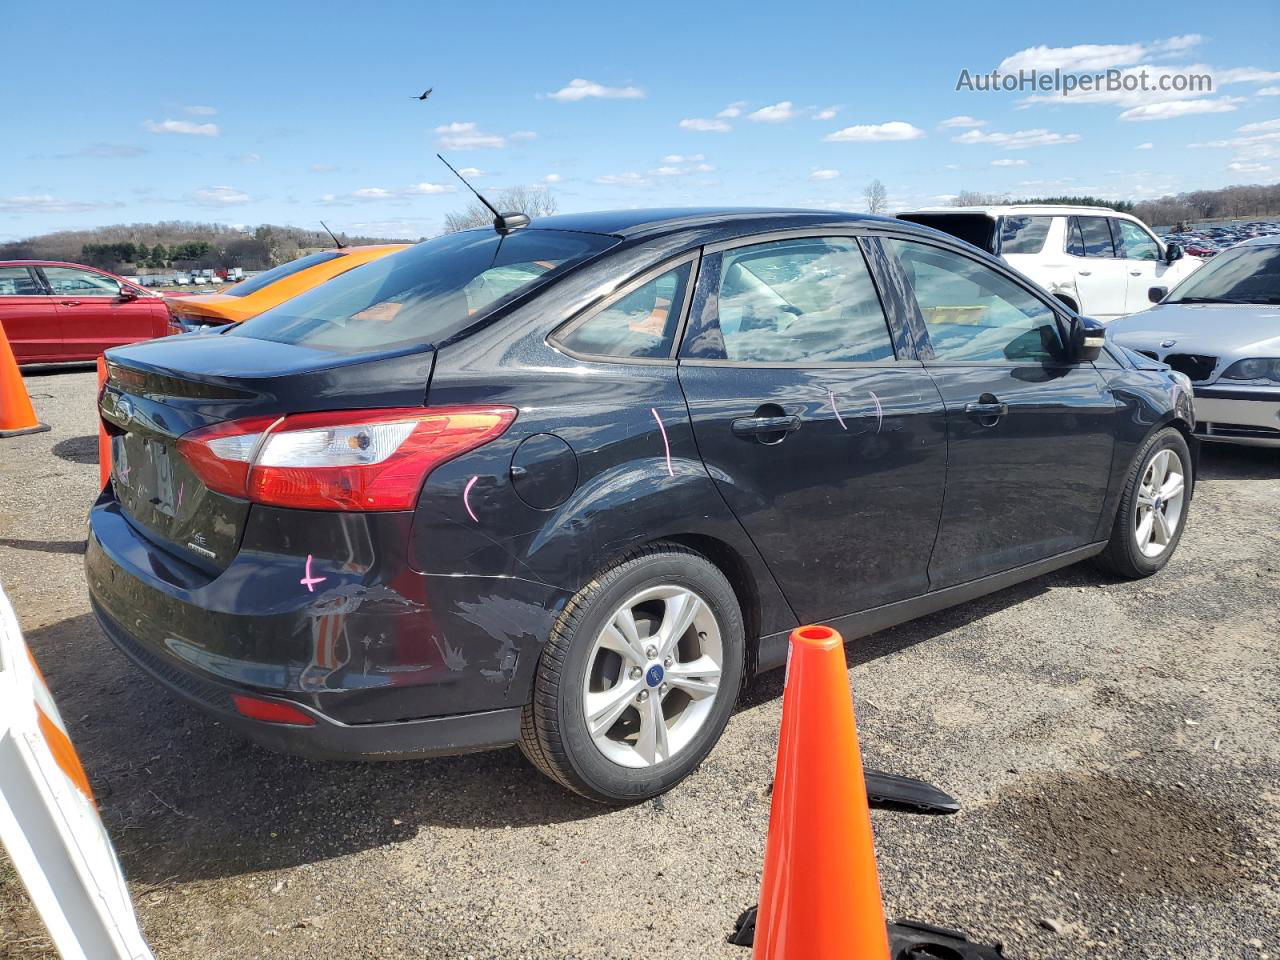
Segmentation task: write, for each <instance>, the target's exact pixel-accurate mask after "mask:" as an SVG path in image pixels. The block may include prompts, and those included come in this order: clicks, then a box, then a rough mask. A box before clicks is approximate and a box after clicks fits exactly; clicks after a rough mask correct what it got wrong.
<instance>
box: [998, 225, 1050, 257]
mask: <svg viewBox="0 0 1280 960" xmlns="http://www.w3.org/2000/svg"><path fill="white" fill-rule="evenodd" d="M1052 222H1053V217H1003V218H1001V220H1000V252H1001V253H1039V252H1040V251H1041V250H1043V249H1044V239H1045V237H1047V236H1048V235H1049V224H1051V223H1052Z"/></svg>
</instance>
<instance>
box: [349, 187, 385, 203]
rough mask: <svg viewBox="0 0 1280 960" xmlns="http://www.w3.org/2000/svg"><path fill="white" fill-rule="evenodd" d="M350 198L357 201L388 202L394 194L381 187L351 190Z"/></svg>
mask: <svg viewBox="0 0 1280 960" xmlns="http://www.w3.org/2000/svg"><path fill="white" fill-rule="evenodd" d="M351 196H353V197H355V198H356V199H357V200H390V199H391V198H392V197H393V196H395V194H393V193H392V192H391V191H390V190H387V189H385V188H383V187H361V188H360V189H359V190H352V191H351Z"/></svg>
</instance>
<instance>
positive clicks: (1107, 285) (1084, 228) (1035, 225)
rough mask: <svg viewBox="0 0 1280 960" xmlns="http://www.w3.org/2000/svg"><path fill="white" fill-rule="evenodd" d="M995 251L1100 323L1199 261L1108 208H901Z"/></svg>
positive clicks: (1139, 304) (1133, 309) (1168, 285)
mask: <svg viewBox="0 0 1280 960" xmlns="http://www.w3.org/2000/svg"><path fill="white" fill-rule="evenodd" d="M898 217H899V218H900V219H903V220H910V221H911V222H912V223H919V224H923V225H924V226H927V227H933V228H935V229H937V230H941V231H943V232H944V233H949V234H951V235H952V236H955V237H959V238H960V239H962V240H967V241H968V242H969V243H972V244H973V245H974V246H976V247H980V248H981V249H983V250H986V251H987V252H988V253H990V254H993V255H995V256H997V257H1000V258H1001V259H1002V260H1004V261H1005V262H1006V263H1008V264H1009V266H1011V267H1013V268H1014V269H1015V270H1018V271H1020V272H1022V273H1023V274H1025V275H1026V276H1027V277H1029V278H1030V279H1031V280H1033V281H1034V282H1036V283H1037V284H1039V285H1040V286H1042V287H1044V289H1046V290H1048V291H1049V292H1050V293H1051V294H1053V295H1054V296H1055V297H1057V298H1058V299H1059V300H1061V301H1062V302H1063V303H1065V304H1067V305H1068V306H1069V307H1071V308H1072V309H1073V310H1076V311H1078V312H1079V313H1082V314H1084V315H1085V316H1089V317H1093V318H1094V319H1096V320H1101V321H1103V322H1104V323H1105V322H1109V321H1111V320H1115V319H1116V318H1117V317H1123V316H1126V315H1127V314H1130V313H1137V312H1138V311H1139V310H1145V309H1146V308H1147V307H1148V306H1149V305H1150V300H1149V299H1148V291H1149V290H1150V289H1151V288H1152V287H1164V288H1165V289H1166V290H1168V289H1172V288H1173V287H1174V286H1176V285H1177V283H1178V281H1180V280H1182V279H1183V278H1184V277H1186V276H1187V275H1188V274H1190V273H1191V272H1192V271H1193V270H1195V269H1196V268H1197V267H1198V266H1200V261H1199V260H1198V259H1196V258H1195V257H1185V256H1183V253H1182V249H1181V248H1180V247H1179V246H1178V245H1177V244H1176V243H1170V244H1167V245H1166V244H1164V243H1162V242H1161V241H1160V239H1159V238H1158V237H1156V236H1155V234H1153V233H1152V232H1151V230H1150V229H1149V228H1148V227H1147V225H1146V224H1144V223H1143V222H1142V221H1141V220H1139V219H1138V218H1137V217H1133V216H1130V215H1129V214H1127V213H1120V212H1118V211H1116V210H1112V209H1110V208H1109V207H1070V206H1059V205H1056V204H1052V205H1049V204H1045V205H1040V204H1007V205H1003V206H990V207H929V208H925V209H922V210H913V211H910V212H906V213H900V214H898Z"/></svg>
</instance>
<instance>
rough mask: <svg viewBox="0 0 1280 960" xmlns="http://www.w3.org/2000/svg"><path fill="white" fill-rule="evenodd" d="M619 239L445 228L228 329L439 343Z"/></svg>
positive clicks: (355, 342) (354, 349) (347, 344)
mask: <svg viewBox="0 0 1280 960" xmlns="http://www.w3.org/2000/svg"><path fill="white" fill-rule="evenodd" d="M617 242H618V238H617V237H613V236H605V235H602V234H596V233H578V232H570V231H566V230H535V229H526V230H520V231H519V232H517V233H513V234H509V235H507V236H499V235H498V234H497V233H495V232H494V231H493V230H464V231H462V232H461V233H451V234H446V235H445V236H442V237H436V238H435V239H433V240H427V241H424V242H423V243H419V244H416V245H414V246H412V247H410V248H409V249H407V250H402V251H400V252H399V253H395V254H392V255H391V256H389V257H383V258H382V259H380V260H375V261H374V262H372V263H368V264H365V265H364V266H361V267H356V268H355V269H353V270H348V271H347V272H346V273H343V274H340V275H338V276H337V277H334V278H333V279H332V280H330V281H329V282H327V283H324V284H321V285H320V286H318V287H316V288H315V289H313V290H309V291H307V292H306V293H303V294H301V295H299V296H297V297H294V298H293V299H292V300H287V301H285V302H284V303H282V304H280V306H278V307H274V308H272V309H271V310H267V311H266V312H265V313H261V314H259V315H258V316H256V317H254V318H253V319H252V320H247V321H245V322H244V323H242V324H240V325H239V326H238V327H237V328H236V329H235V330H232V331H231V332H230V333H228V334H226V336H232V337H236V336H238V337H254V338H257V339H259V340H273V341H275V342H277V343H291V344H297V345H298V346H303V347H310V348H312V349H315V350H332V351H335V352H340V353H368V352H374V351H381V350H390V349H396V348H398V347H405V346H412V345H415V344H439V343H440V342H441V341H444V340H447V339H448V338H450V337H452V336H453V335H454V334H456V333H460V332H461V331H462V330H464V329H465V328H466V327H468V326H470V325H471V324H472V323H474V322H475V321H476V320H477V319H478V318H479V317H480V316H482V315H483V314H485V313H488V312H490V311H492V310H494V309H496V308H498V307H500V306H502V305H503V304H505V303H507V302H509V301H510V300H512V299H513V298H515V297H517V296H523V295H524V294H526V293H528V292H530V291H532V290H534V289H536V288H537V287H539V286H541V285H542V284H544V283H547V282H549V281H550V280H551V279H552V278H554V277H557V276H559V275H560V274H562V273H564V272H565V271H567V270H568V269H570V268H571V267H573V266H576V265H578V264H580V263H583V262H585V261H586V260H588V259H590V258H592V257H594V256H597V255H599V254H600V253H603V252H604V251H605V250H607V249H609V247H611V246H613V245H614V244H616V243H617Z"/></svg>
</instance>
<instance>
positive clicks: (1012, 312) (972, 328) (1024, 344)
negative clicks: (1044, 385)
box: [887, 240, 1063, 362]
mask: <svg viewBox="0 0 1280 960" xmlns="http://www.w3.org/2000/svg"><path fill="white" fill-rule="evenodd" d="M887 243H888V245H889V247H890V249H891V250H892V251H893V252H894V253H895V254H897V256H898V260H899V262H900V263H901V264H902V269H903V271H904V272H905V273H906V275H907V279H908V281H909V282H910V285H911V288H912V290H913V292H914V293H915V298H916V303H917V304H918V305H919V307H920V313H921V315H922V316H923V317H924V322H925V326H926V327H927V328H928V331H929V341H930V343H932V345H933V352H934V356H935V357H937V359H939V360H969V361H974V360H1011V361H1032V362H1040V361H1045V360H1053V359H1058V358H1060V357H1061V356H1062V352H1063V351H1062V341H1061V339H1060V336H1059V333H1058V324H1057V320H1056V318H1055V316H1054V313H1053V311H1052V310H1050V309H1049V307H1047V306H1045V304H1044V303H1043V302H1041V301H1040V299H1039V298H1038V297H1036V296H1035V295H1033V294H1032V293H1031V292H1030V291H1029V290H1026V289H1024V288H1023V287H1022V286H1021V285H1019V284H1017V283H1015V282H1014V281H1012V280H1010V279H1009V278H1008V277H1005V276H1003V275H1001V274H999V273H997V272H996V271H994V270H992V269H991V268H990V267H988V266H985V265H984V264H981V263H978V262H977V261H976V260H970V259H969V258H968V257H965V256H961V255H960V254H957V253H953V252H951V251H949V250H943V249H941V248H940V247H931V246H928V245H926V244H922V243H915V242H913V241H908V240H889V241H887Z"/></svg>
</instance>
